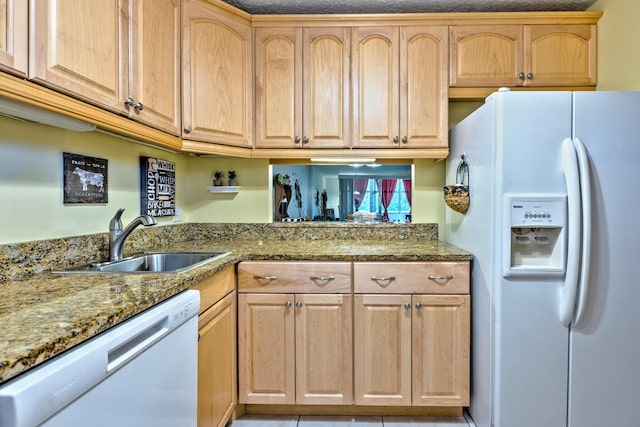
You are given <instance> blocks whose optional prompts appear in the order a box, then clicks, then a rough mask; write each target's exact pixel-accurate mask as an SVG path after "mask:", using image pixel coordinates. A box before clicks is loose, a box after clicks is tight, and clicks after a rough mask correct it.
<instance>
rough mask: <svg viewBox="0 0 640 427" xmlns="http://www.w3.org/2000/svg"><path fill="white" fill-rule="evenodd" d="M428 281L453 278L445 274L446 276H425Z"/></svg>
mask: <svg viewBox="0 0 640 427" xmlns="http://www.w3.org/2000/svg"><path fill="white" fill-rule="evenodd" d="M427 279H429V280H451V279H453V276H452V275H451V274H447V275H446V276H427Z"/></svg>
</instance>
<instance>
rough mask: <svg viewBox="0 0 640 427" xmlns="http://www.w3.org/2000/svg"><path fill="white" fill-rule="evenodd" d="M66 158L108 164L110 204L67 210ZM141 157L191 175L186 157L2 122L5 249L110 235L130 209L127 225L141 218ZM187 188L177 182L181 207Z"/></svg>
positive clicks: (0, 238) (0, 225)
mask: <svg viewBox="0 0 640 427" xmlns="http://www.w3.org/2000/svg"><path fill="white" fill-rule="evenodd" d="M63 152H71V153H75V154H82V155H86V156H91V157H99V158H104V159H108V190H109V191H108V197H109V199H108V203H107V204H99V205H96V204H67V205H64V204H63V162H62V153H63ZM141 155H144V156H158V157H159V158H161V159H164V160H169V161H172V162H175V163H176V170H177V171H176V173H177V174H178V175H180V174H183V173H184V171H185V169H186V165H187V157H186V156H185V155H181V154H172V153H169V152H165V151H162V150H157V149H154V148H150V147H147V146H143V145H139V144H134V143H132V142H130V141H126V140H123V139H120V138H116V137H113V136H110V135H106V134H102V133H97V132H88V133H77V132H71V131H66V130H62V129H57V128H53V127H50V126H46V125H40V124H32V123H24V122H20V121H18V120H15V119H10V118H6V117H2V116H0V165H1V166H0V195H1V196H0V200H1V203H2V209H0V243H11V242H20V241H30V240H40V239H44V238H57V237H66V236H76V235H82V234H91V233H100V232H106V231H107V229H108V226H109V221H110V219H111V217H113V214H114V213H115V212H116V210H117V209H118V208H125V209H126V211H125V213H124V214H123V218H122V219H123V221H129V220H131V219H133V218H135V217H136V216H138V215H140V205H139V203H140V202H139V200H140V187H139V185H140V184H139V180H140V178H139V166H138V162H139V156H141ZM186 186H187V185H186V182H185V181H184V180H182V179H179V180H178V181H177V185H176V190H177V191H176V194H177V203H178V204H179V205H184V203H185V201H186V199H185V189H186ZM167 221H169V219H159V222H161V223H166V222H167Z"/></svg>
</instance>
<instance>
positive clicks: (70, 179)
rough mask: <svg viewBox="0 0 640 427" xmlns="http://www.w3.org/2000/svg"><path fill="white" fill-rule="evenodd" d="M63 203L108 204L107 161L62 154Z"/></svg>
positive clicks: (79, 155)
mask: <svg viewBox="0 0 640 427" xmlns="http://www.w3.org/2000/svg"><path fill="white" fill-rule="evenodd" d="M62 161H63V172H64V178H63V181H64V183H63V184H64V193H63V203H108V201H109V192H108V191H107V190H108V187H109V185H108V184H109V180H108V168H107V159H99V158H97V157H89V156H83V155H81V154H73V153H62Z"/></svg>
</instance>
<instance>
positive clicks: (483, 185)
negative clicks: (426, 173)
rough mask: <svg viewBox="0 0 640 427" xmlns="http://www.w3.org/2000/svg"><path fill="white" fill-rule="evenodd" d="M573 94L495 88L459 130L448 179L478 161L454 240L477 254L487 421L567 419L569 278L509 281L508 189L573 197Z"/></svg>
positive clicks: (477, 378)
mask: <svg viewBox="0 0 640 427" xmlns="http://www.w3.org/2000/svg"><path fill="white" fill-rule="evenodd" d="M571 96H572V95H571V93H568V92H553V93H551V92H530V93H522V92H510V93H509V92H506V93H498V94H494V95H492V96H491V97H490V98H489V100H488V101H487V104H486V105H484V106H483V107H481V108H480V109H478V110H477V111H475V112H474V113H473V114H472V115H470V116H469V117H467V118H466V119H465V120H463V121H462V122H461V123H460V124H459V125H458V126H456V127H455V128H454V129H453V130H452V133H451V138H450V141H451V147H450V159H451V160H450V161H449V162H448V165H449V167H448V169H447V172H448V175H447V182H449V181H451V180H452V179H455V168H456V166H457V160H458V159H459V158H460V155H461V154H463V153H464V154H466V159H467V161H468V163H469V167H470V193H471V204H470V206H469V210H468V212H467V213H466V214H465V215H462V214H459V213H456V212H453V211H451V210H450V209H447V214H446V215H447V217H446V229H445V239H446V240H447V241H448V242H449V243H452V244H454V245H456V246H459V247H461V248H463V249H465V250H467V251H469V252H471V253H472V254H473V255H474V262H473V272H472V316H473V320H472V328H473V330H472V346H473V348H472V354H473V360H472V394H471V407H470V413H471V416H472V417H473V419H474V421H475V423H476V425H478V427H511V426H518V427H540V426H550V427H551V426H553V427H555V426H563V427H564V426H565V425H566V396H567V389H566V387H567V381H566V378H567V359H568V341H569V337H568V335H569V332H568V329H567V328H566V327H564V326H563V325H562V324H561V323H560V321H559V319H558V304H559V294H560V289H561V287H562V278H558V277H557V275H555V277H552V278H546V277H536V278H526V277H513V278H511V277H510V278H503V277H502V275H503V274H502V268H503V252H502V251H504V250H506V249H507V248H504V247H503V245H501V242H502V236H503V231H504V230H503V227H505V226H509V224H508V222H507V221H506V220H505V219H504V218H503V215H504V214H503V212H504V209H503V208H504V206H503V195H504V194H505V193H518V194H521V193H530V194H531V193H533V194H536V193H537V194H539V193H549V194H563V193H566V188H565V185H564V177H563V173H562V167H561V159H560V152H561V144H562V141H563V139H564V138H566V137H568V136H570V134H571V108H572V105H571V100H572V98H571Z"/></svg>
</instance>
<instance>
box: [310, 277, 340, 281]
mask: <svg viewBox="0 0 640 427" xmlns="http://www.w3.org/2000/svg"><path fill="white" fill-rule="evenodd" d="M309 279H310V280H320V281H323V282H329V281H331V280H336V276H309Z"/></svg>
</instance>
